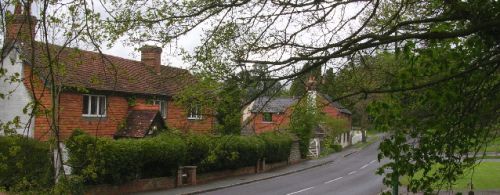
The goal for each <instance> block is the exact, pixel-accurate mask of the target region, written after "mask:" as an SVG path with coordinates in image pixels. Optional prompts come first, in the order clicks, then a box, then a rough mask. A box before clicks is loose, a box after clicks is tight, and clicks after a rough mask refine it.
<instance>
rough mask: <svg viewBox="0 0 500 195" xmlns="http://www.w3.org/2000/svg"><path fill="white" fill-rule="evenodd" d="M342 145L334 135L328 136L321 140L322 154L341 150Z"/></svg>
mask: <svg viewBox="0 0 500 195" xmlns="http://www.w3.org/2000/svg"><path fill="white" fill-rule="evenodd" d="M341 150H342V146H341V145H339V144H337V143H336V142H335V137H334V136H326V137H325V139H323V141H322V142H321V155H322V156H325V155H328V154H331V153H334V152H340V151H341Z"/></svg>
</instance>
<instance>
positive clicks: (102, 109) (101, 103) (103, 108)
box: [99, 96, 106, 115]
mask: <svg viewBox="0 0 500 195" xmlns="http://www.w3.org/2000/svg"><path fill="white" fill-rule="evenodd" d="M105 114H106V97H104V96H100V97H99V115H105Z"/></svg>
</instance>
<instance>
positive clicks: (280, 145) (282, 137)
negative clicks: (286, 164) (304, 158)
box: [259, 132, 293, 163]
mask: <svg viewBox="0 0 500 195" xmlns="http://www.w3.org/2000/svg"><path fill="white" fill-rule="evenodd" d="M259 138H260V139H262V140H263V141H264V143H265V146H266V147H265V151H264V158H266V163H273V162H281V161H286V160H288V157H289V156H290V150H291V149H292V142H293V140H292V137H291V136H290V135H289V134H286V133H278V132H267V133H263V134H260V135H259Z"/></svg>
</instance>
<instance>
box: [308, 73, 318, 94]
mask: <svg viewBox="0 0 500 195" xmlns="http://www.w3.org/2000/svg"><path fill="white" fill-rule="evenodd" d="M317 85H318V82H317V81H316V77H315V76H313V75H310V76H309V78H308V79H307V83H306V90H307V91H316V88H317Z"/></svg>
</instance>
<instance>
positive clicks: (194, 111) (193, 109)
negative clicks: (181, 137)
mask: <svg viewBox="0 0 500 195" xmlns="http://www.w3.org/2000/svg"><path fill="white" fill-rule="evenodd" d="M187 118H188V119H191V120H200V119H202V114H201V105H200V104H191V106H190V107H189V110H188V117H187Z"/></svg>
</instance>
